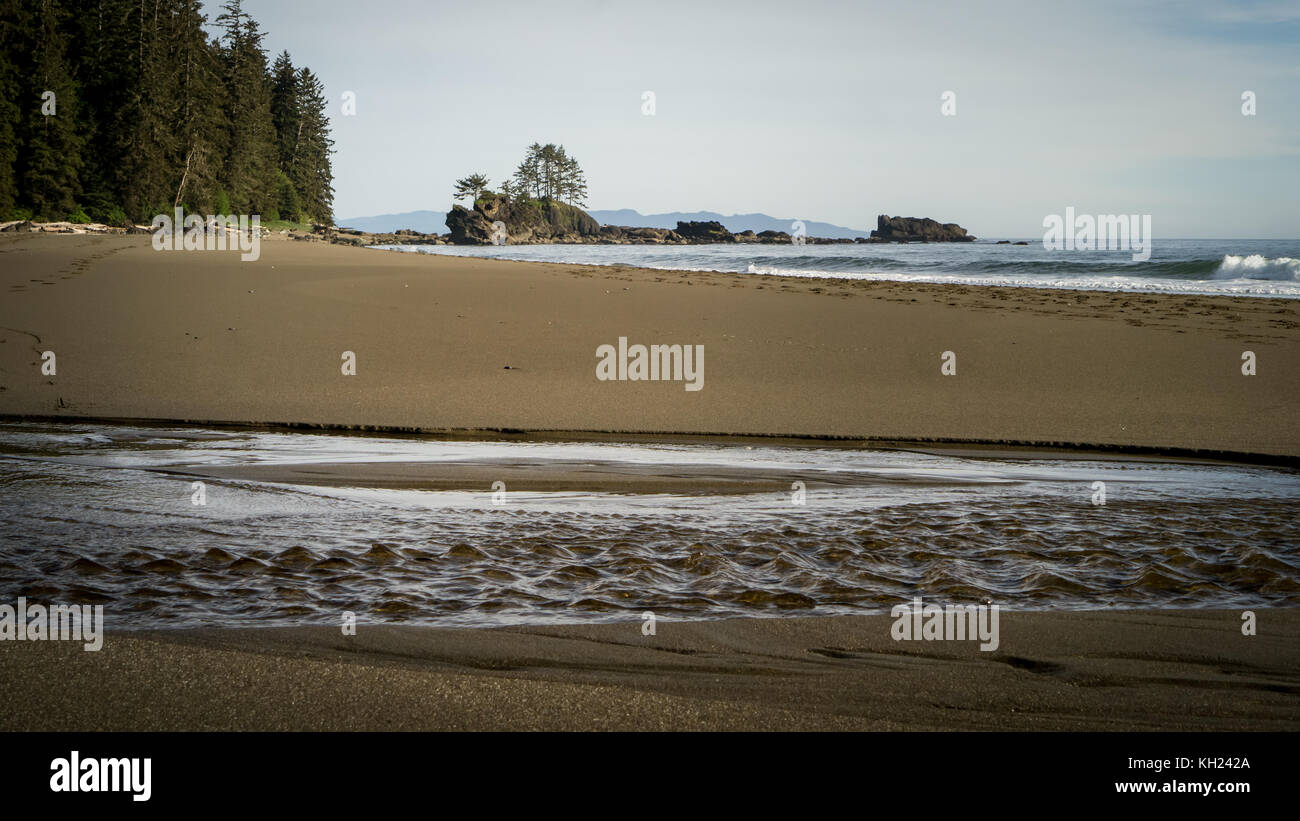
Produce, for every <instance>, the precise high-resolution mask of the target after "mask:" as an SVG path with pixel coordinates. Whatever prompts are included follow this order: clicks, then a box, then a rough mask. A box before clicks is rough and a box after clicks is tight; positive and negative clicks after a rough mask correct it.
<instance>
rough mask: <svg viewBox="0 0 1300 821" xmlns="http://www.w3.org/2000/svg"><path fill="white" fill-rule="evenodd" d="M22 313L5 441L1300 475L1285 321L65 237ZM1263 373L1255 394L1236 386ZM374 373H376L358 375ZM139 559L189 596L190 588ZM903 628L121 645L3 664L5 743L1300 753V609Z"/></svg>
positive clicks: (1213, 305)
mask: <svg viewBox="0 0 1300 821" xmlns="http://www.w3.org/2000/svg"><path fill="white" fill-rule="evenodd" d="M0 288H3V289H4V293H5V298H4V301H3V303H0V414H3V415H5V416H7V417H10V418H22V417H26V418H41V419H56V420H57V419H65V420H74V419H115V420H158V421H164V420H168V421H173V422H176V421H180V422H203V423H209V424H211V423H229V424H236V425H238V424H250V425H291V426H307V427H316V426H319V427H337V428H346V429H355V430H377V429H383V430H392V431H407V432H426V433H431V434H436V435H443V436H452V437H465V438H481V439H494V438H515V439H527V438H533V439H537V440H542V441H547V440H549V441H557V440H558V441H565V440H569V439H585V440H589V441H647V440H654V441H664V440H668V441H690V440H691V439H692V438H699V439H709V440H726V441H737V442H744V441H749V440H750V438H752V439H753V440H754V441H771V442H783V443H805V444H806V443H810V442H811V443H819V444H828V445H834V446H843V447H853V446H859V447H860V446H863V445H865V444H868V443H870V444H872V445H875V446H879V445H890V446H894V447H900V448H912V449H918V450H929V451H930V452H934V453H950V452H962V451H961V448H962V447H964V446H966V445H970V444H972V443H984V444H985V445H986V446H987V447H988V448H989V449H988V450H986V451H985V453H987V454H993V455H1000V454H1006V453H1008V452H1010V451H1009V450H1008V449H1009V448H1013V447H1025V448H1036V449H1040V450H1041V449H1050V448H1053V447H1056V448H1075V449H1080V451H1086V452H1088V453H1091V454H1100V455H1102V456H1116V455H1119V454H1124V455H1126V456H1127V457H1129V458H1140V457H1143V456H1151V455H1164V456H1176V457H1177V458H1180V459H1184V460H1191V459H1194V458H1203V459H1210V458H1227V459H1241V460H1245V461H1259V462H1268V463H1278V464H1295V463H1296V462H1297V460H1300V420H1298V419H1297V417H1296V415H1295V413H1294V408H1295V407H1296V405H1297V400H1300V336H1298V335H1297V334H1296V329H1297V328H1300V318H1298V317H1297V307H1296V305H1295V304H1294V302H1293V301H1289V300H1283V299H1261V298H1232V297H1197V296H1173V295H1166V296H1156V295H1145V294H1132V293H1103V292H1082V291H1078V292H1076V291H1063V290H1062V291H1041V290H1031V289H1013V288H1001V289H997V288H980V287H974V286H938V285H922V284H900V283H887V284H885V283H866V282H861V281H856V282H855V281H831V280H808V279H796V278H781V277H765V276H741V275H730V274H713V273H688V272H669V271H656V270H648V269H636V268H627V267H608V268H602V267H591V266H578V265H561V264H544V263H515V262H505V261H495V260H483V259H470V258H453V257H438V256H430V255H417V254H402V253H391V252H384V251H377V250H368V249H360V248H348V247H341V246H334V245H328V244H323V243H307V242H291V241H286V240H281V239H270V240H267V241H265V242H264V243H263V247H262V253H261V258H260V259H259V260H258V261H256V262H247V263H241V262H239V261H238V255H237V254H222V253H184V252H171V253H167V252H156V251H154V250H152V249H151V247H150V244H149V238H148V237H125V236H123V237H113V236H58V235H37V234H14V235H8V234H6V235H3V236H0ZM619 337H627V338H628V339H629V340H630V341H631V342H632V343H637V342H641V343H645V344H652V343H653V344H674V343H676V344H684V345H685V344H690V345H703V346H704V347H705V350H706V352H707V353H706V359H705V369H704V388H703V389H702V390H700V391H695V392H692V391H686V390H684V388H683V384H682V383H681V382H671V381H669V382H640V383H637V382H601V381H598V380H597V379H596V377H595V365H596V361H597V360H596V355H595V353H596V349H597V348H598V347H599V346H600V345H604V344H614V343H616V342H617V340H618V339H619ZM1247 350H1249V351H1253V352H1254V353H1255V354H1256V356H1257V360H1258V375H1257V376H1253V377H1247V376H1243V375H1242V373H1241V370H1240V363H1241V356H1242V352H1243V351H1247ZM45 351H53V352H55V354H56V355H57V372H56V373H55V374H53V375H43V374H42V373H41V363H42V354H43V352H45ZM346 351H351V352H353V353H355V355H356V363H357V367H356V375H355V376H345V375H343V374H342V373H341V371H340V361H341V356H342V354H343V353H344V352H346ZM944 351H954V352H955V353H956V355H957V375H955V376H943V375H941V373H940V364H941V362H940V354H941V353H942V352H944ZM1015 452H1016V453H1017V454H1019V455H1021V456H1024V455H1029V452H1028V451H1015ZM503 471H505V472H504V473H503ZM192 473H193V475H195V476H203V477H211V478H214V479H218V480H221V479H231V480H253V481H262V482H266V481H270V482H289V483H295V484H307V485H312V484H315V485H338V486H346V485H349V484H353V483H356V484H363V485H365V486H366V487H371V488H390V489H419V490H453V489H479V490H484V489H486V486H487V484H488V483H489V481H490V480H492V479H496V478H500V477H501V476H503V475H505V476H506V477H507V478H508V483H509V484H510V486H511V487H512V488H513V489H518V490H534V491H576V490H581V489H582V488H590V487H591V486H592V485H593V484H595V485H598V486H600V487H601V488H602V489H605V490H611V491H614V492H621V493H680V494H693V493H748V492H754V493H758V492H772V491H779V490H781V489H782V488H784V487H786V486H787V485H788V476H786V475H784V474H779V473H773V474H771V475H768V474H765V473H763V472H761V471H732V472H728V471H718V470H706V471H696V470H692V469H691V468H690V467H689V466H682V468H681V469H680V470H675V471H673V472H672V475H664V474H663V473H661V472H660V473H656V472H655V471H639V470H637V469H636V468H634V467H633V468H629V467H627V466H626V465H624V466H623V467H621V468H619V469H611V468H608V467H605V466H601V465H597V464H576V465H573V466H571V469H558V470H557V469H556V467H555V466H554V465H551V466H550V468H549V469H547V470H537V469H536V466H531V465H529V464H527V463H516V464H512V465H509V466H504V467H503V466H501V465H495V466H492V467H491V468H490V469H487V468H484V467H483V466H481V465H473V464H447V463H444V464H442V465H440V466H438V467H436V468H434V467H431V466H429V465H421V464H417V463H407V464H393V463H357V462H351V463H348V464H344V465H333V464H328V463H320V464H313V465H289V466H285V465H257V464H242V465H235V466H225V467H222V466H212V467H207V468H195V469H194V470H193V471H192ZM307 540H308V541H310V538H309V537H307ZM279 547H282V546H279ZM296 549H298V548H295V550H296ZM148 558H149V557H148V556H143V555H142V558H140V561H144V560H146V559H148ZM227 558H229V557H227ZM268 560H269V559H268ZM1257 560H1258V561H1265V560H1267V559H1266V558H1264V559H1257ZM105 561H107V559H106V560H105ZM241 561H244V560H241ZM146 566H150V567H153V568H154V569H155V570H158V572H163V573H167V572H172V571H171V570H170V569H169V568H170V567H172V565H169V564H168V563H167V561H162V560H159V561H156V562H154V564H153V565H146ZM159 568H161V569H159ZM277 572H278V571H277ZM889 624H890V620H889V618H888V617H887V616H880V615H864V616H834V617H801V618H792V617H783V618H753V619H750V618H743V619H732V620H724V621H718V620H701V621H680V622H675V621H672V620H665V621H663V622H661V623H660V625H659V629H658V633H657V635H655V636H643V635H642V634H641V630H640V627H641V623H640V621H639V620H633V621H628V622H626V623H606V624H596V625H590V626H572V625H570V626H563V627H556V626H553V627H543V626H528V627H509V628H490V629H489V628H475V629H460V628H434V627H423V626H406V625H392V624H388V625H384V624H371V623H368V622H366V621H364V619H363V621H362V623H361V625H360V626H359V628H358V634H357V635H356V636H355V637H345V636H342V635H341V634H340V631H339V630H338V629H337V628H335V627H324V626H322V627H289V628H281V627H253V626H246V627H240V628H233V629H209V628H204V629H188V630H183V629H176V630H157V631H134V630H133V631H117V632H112V633H110V635H109V637H108V640H107V642H106V645H105V648H104V649H103V650H102V651H101V652H98V653H87V652H83V651H82V650H81V649H80V645H76V644H75V643H68V642H35V643H33V642H25V643H19V642H0V715H3V716H4V718H3V719H0V721H3V722H4V727H5V729H11V730H12V729H25V730H37V729H50V730H146V729H160V730H181V729H184V730H196V729H238V730H326V729H346V730H362V729H365V730H378V729H403V730H416V729H421V730H429V729H462V730H473V729H489V730H506V729H584V730H586V729H643V730H659V729H674V730H681V729H751V730H752V729H774V730H811V729H818V730H824V729H868V730H869V729H880V730H898V729H905V730H939V729H970V730H976V729H1014V730H1023V729H1042V730H1137V729H1182V730H1229V729H1231V730H1294V729H1297V727H1298V726H1300V710H1298V709H1297V706H1296V705H1297V701H1296V695H1297V693H1298V692H1300V680H1297V674H1296V671H1297V669H1300V663H1298V662H1300V656H1298V655H1297V654H1298V653H1300V650H1298V649H1297V648H1300V642H1297V638H1300V610H1295V609H1276V610H1261V611H1260V628H1259V634H1258V635H1257V636H1252V637H1247V636H1243V635H1242V632H1241V613H1240V611H1234V610H1187V609H1181V610H1179V609H1171V610H1159V611H1156V610H1151V611H1142V610H1136V611H1120V610H1102V611H1092V612H1078V611H1071V612H1030V613H1024V612H1014V610H1012V611H1008V612H1006V613H1005V614H1004V616H1003V623H1002V636H1003V638H1002V643H1001V646H1000V647H999V648H998V650H997V651H995V652H991V653H981V652H980V651H979V650H978V649H977V647H976V645H975V644H972V643H963V642H936V643H931V642H895V641H892V640H891V639H890V635H889ZM88 695H89V696H90V697H87V696H88Z"/></svg>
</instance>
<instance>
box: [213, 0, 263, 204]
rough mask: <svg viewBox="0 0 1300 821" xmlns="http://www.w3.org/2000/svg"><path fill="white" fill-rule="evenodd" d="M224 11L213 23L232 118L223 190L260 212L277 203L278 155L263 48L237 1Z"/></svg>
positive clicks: (232, 200) (230, 0)
mask: <svg viewBox="0 0 1300 821" xmlns="http://www.w3.org/2000/svg"><path fill="white" fill-rule="evenodd" d="M222 9H223V13H222V14H221V15H219V16H218V17H217V22H218V23H219V24H221V25H222V27H223V28H224V29H225V33H224V35H223V37H222V41H221V45H222V48H223V57H224V59H223V61H222V62H223V67H224V70H225V75H226V95H227V96H226V99H227V106H228V107H227V109H226V110H227V116H228V118H229V121H230V141H229V143H228V145H227V154H226V175H225V185H224V188H225V190H226V192H227V194H228V195H229V197H230V205H231V208H233V209H234V210H235V212H236V213H240V214H261V213H262V212H263V211H266V210H269V209H273V208H275V205H276V184H275V183H276V180H275V171H276V167H277V162H276V160H277V158H278V150H277V148H276V134H275V125H274V123H273V122H272V119H271V83H270V81H269V80H268V79H267V72H266V52H265V51H263V50H262V33H261V31H260V30H259V29H258V27H257V22H256V21H255V20H253V18H252V17H250V16H248V14H247V13H245V12H244V10H243V8H242V3H241V0H228V2H227V3H226V4H225V5H224V6H222Z"/></svg>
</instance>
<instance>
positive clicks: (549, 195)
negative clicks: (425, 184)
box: [455, 143, 587, 208]
mask: <svg viewBox="0 0 1300 821" xmlns="http://www.w3.org/2000/svg"><path fill="white" fill-rule="evenodd" d="M489 186H490V182H489V180H488V178H487V177H486V176H484V175H483V174H471V175H470V176H468V177H465V178H464V179H460V180H457V181H456V189H455V197H456V198H457V199H461V198H465V197H468V198H469V199H471V200H477V199H478V198H479V197H482V196H483V195H484V194H486V193H489ZM501 193H502V194H505V195H506V196H507V197H509V198H510V199H511V200H513V201H516V202H526V201H529V200H538V201H552V202H566V203H568V204H569V205H576V206H578V207H579V208H582V207H585V206H586V204H587V178H586V175H585V174H583V172H582V168H581V167H580V166H579V165H578V161H577V159H575V158H574V157H571V156H569V155H568V153H567V152H566V151H565V150H564V146H562V145H556V144H555V143H547V144H546V145H542V144H540V143H533V144H532V145H530V146H528V149H527V152H526V153H525V155H524V160H523V162H521V163H519V166H518V168H516V169H515V174H514V176H513V177H512V178H510V179H507V180H505V181H504V182H503V183H501Z"/></svg>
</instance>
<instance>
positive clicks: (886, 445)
mask: <svg viewBox="0 0 1300 821" xmlns="http://www.w3.org/2000/svg"><path fill="white" fill-rule="evenodd" d="M0 424H35V425H45V424H53V425H106V426H120V427H144V428H173V427H186V428H204V429H209V430H216V431H223V430H229V431H237V430H238V431H253V432H258V433H299V434H313V433H315V434H320V435H322V436H382V437H390V438H401V437H414V438H418V439H422V440H425V441H447V442H474V441H489V442H550V443H568V442H573V443H587V442H613V443H624V444H650V445H692V444H699V445H720V446H733V447H736V446H742V445H761V446H768V447H791V448H801V447H806V448H835V449H843V450H886V451H900V452H913V453H924V454H932V455H944V456H962V457H966V458H977V459H978V458H990V459H1001V458H1006V459H1024V460H1035V459H1068V460H1087V461H1112V460H1114V461H1150V462H1160V463H1165V464H1187V465H1251V466H1257V467H1280V468H1300V456H1290V455H1278V454H1269V453H1249V452H1238V451H1225V450H1213V449H1188V448H1158V447H1150V446H1146V445H1110V444H1104V443H1097V442H1034V441H1015V440H991V439H990V440H979V439H949V438H934V439H899V438H892V437H870V436H866V437H861V436H818V435H816V434H806V435H801V434H793V433H722V432H700V433H695V432H685V431H645V430H626V431H625V430H550V429H535V430H521V429H517V428H462V429H446V428H418V427H415V428H413V427H405V426H396V425H346V424H329V423H320V422H259V421H252V420H212V419H161V418H154V417H139V418H129V417H128V418H118V417H99V416H84V417H82V416H51V415H29V414H9V413H0Z"/></svg>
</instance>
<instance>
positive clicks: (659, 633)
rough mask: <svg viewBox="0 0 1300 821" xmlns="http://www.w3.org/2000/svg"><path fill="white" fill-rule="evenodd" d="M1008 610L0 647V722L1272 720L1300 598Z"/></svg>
mask: <svg viewBox="0 0 1300 821" xmlns="http://www.w3.org/2000/svg"><path fill="white" fill-rule="evenodd" d="M1257 615H1258V618H1259V622H1258V635H1256V636H1252V637H1247V636H1243V635H1242V634H1241V614H1240V613H1239V612H1236V611H1184V612H1170V611H1145V612H1144V611H1111V612H1086V613H1084V612H1079V613H1006V612H1004V613H1003V614H1002V618H1001V631H1000V632H1001V646H1000V647H999V648H998V650H997V651H995V652H988V653H982V652H980V651H979V650H978V649H977V646H976V644H975V643H973V642H904V641H900V642H895V641H892V640H891V639H890V635H889V633H890V625H891V623H892V620H891V619H890V617H888V616H849V617H839V618H799V619H736V620H728V621H712V622H709V621H704V622H672V621H665V620H662V619H660V620H659V621H658V623H657V626H656V635H655V636H643V635H642V632H641V622H640V620H634V621H629V622H627V623H620V624H605V625H596V626H587V627H582V626H569V627H529V628H513V629H491V630H482V629H480V630H461V629H437V628H425V627H400V626H380V625H369V624H366V623H364V622H362V623H361V624H360V625H358V632H357V635H356V636H355V637H344V636H342V635H341V633H340V631H339V630H338V629H336V628H332V627H312V628H256V629H241V630H196V631H166V632H158V633H110V634H109V635H108V637H107V639H106V641H105V645H104V648H103V649H102V650H101V651H99V652H97V653H96V652H85V651H83V650H82V649H81V647H80V645H79V644H77V643H74V642H38V643H31V642H23V643H18V642H11V641H6V642H0V727H2V728H3V729H5V730H17V729H21V730H612V729H618V730H841V729H842V730H941V729H942V730H1151V729H1158V730H1290V731H1295V730H1297V729H1300V610H1260V611H1258V612H1257Z"/></svg>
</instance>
